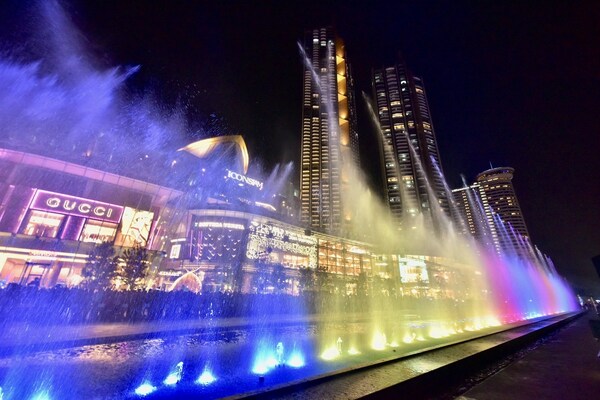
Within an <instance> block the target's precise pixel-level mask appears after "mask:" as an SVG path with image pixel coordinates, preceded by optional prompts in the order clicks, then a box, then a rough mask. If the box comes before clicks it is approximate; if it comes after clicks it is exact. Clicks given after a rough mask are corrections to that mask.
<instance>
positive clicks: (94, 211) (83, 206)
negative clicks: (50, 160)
mask: <svg viewBox="0 0 600 400" xmlns="http://www.w3.org/2000/svg"><path fill="white" fill-rule="evenodd" d="M30 208H31V209H34V210H41V211H51V212H57V213H60V214H67V215H75V216H78V217H85V218H92V219H98V220H100V221H108V222H114V223H116V224H118V223H119V221H121V216H122V215H123V207H121V206H117V205H115V204H109V203H103V202H101V201H95V200H90V199H84V198H82V197H75V196H69V195H66V194H61V193H54V192H48V191H46V190H37V191H36V193H35V196H34V197H33V200H32V201H31V206H30Z"/></svg>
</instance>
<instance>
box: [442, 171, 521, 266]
mask: <svg viewBox="0 0 600 400" xmlns="http://www.w3.org/2000/svg"><path fill="white" fill-rule="evenodd" d="M514 172H515V170H514V169H513V168H510V167H502V168H493V169H490V170H487V171H484V172H482V173H480V174H479V175H477V179H476V182H475V183H473V184H472V185H471V186H469V187H466V188H461V189H455V190H453V191H452V194H453V197H454V201H455V204H456V209H457V210H458V211H459V212H460V213H461V214H462V219H463V221H464V223H465V226H464V227H463V231H468V232H470V233H471V234H472V235H473V236H474V237H475V238H476V239H477V240H478V241H479V242H480V243H482V244H486V245H488V246H489V245H492V246H493V247H494V248H495V250H496V251H498V252H500V251H502V252H509V253H513V254H520V255H526V254H527V252H528V250H527V247H528V242H529V240H530V239H529V232H528V230H527V225H526V224H525V219H524V218H523V213H522V212H521V207H520V206H519V202H518V200H517V195H516V194H515V189H514V187H513V184H512V178H513V175H514ZM455 222H456V220H455Z"/></svg>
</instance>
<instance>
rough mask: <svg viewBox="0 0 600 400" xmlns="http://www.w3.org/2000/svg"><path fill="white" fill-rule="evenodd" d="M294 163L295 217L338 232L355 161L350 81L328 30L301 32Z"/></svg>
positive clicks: (344, 221)
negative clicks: (301, 78)
mask: <svg viewBox="0 0 600 400" xmlns="http://www.w3.org/2000/svg"><path fill="white" fill-rule="evenodd" d="M303 50H304V55H305V57H306V59H305V63H304V64H305V65H304V93H303V102H302V106H303V108H302V153H301V162H300V220H301V222H303V223H304V224H306V225H308V226H310V227H311V228H314V229H317V230H321V231H324V232H328V233H336V234H340V233H343V232H344V230H345V229H346V226H347V225H348V224H349V222H350V220H351V218H352V216H351V215H350V212H349V211H348V209H347V208H346V207H345V205H344V196H343V192H344V190H345V187H346V186H347V185H348V184H349V182H348V180H349V174H348V170H349V169H350V168H352V166H353V165H354V166H358V165H359V162H360V161H359V155H358V133H357V128H356V112H355V110H356V107H355V101H354V90H353V80H352V76H351V73H350V66H349V64H348V62H347V59H346V51H345V47H344V43H343V41H342V40H341V39H340V38H339V37H336V36H335V34H334V31H333V29H332V28H321V29H314V30H312V31H309V32H307V33H306V36H305V40H304V44H303Z"/></svg>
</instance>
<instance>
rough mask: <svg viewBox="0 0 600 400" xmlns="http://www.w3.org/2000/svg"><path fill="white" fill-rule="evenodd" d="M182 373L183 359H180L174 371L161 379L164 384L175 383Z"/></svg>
mask: <svg viewBox="0 0 600 400" xmlns="http://www.w3.org/2000/svg"><path fill="white" fill-rule="evenodd" d="M182 374H183V361H180V362H178V363H177V365H176V366H175V371H174V372H171V373H170V374H169V375H168V376H167V377H166V378H165V380H164V381H163V383H164V384H165V385H169V386H171V385H175V384H176V383H177V382H179V381H180V380H181V375H182Z"/></svg>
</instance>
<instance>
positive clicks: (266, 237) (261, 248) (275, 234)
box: [246, 221, 317, 268]
mask: <svg viewBox="0 0 600 400" xmlns="http://www.w3.org/2000/svg"><path fill="white" fill-rule="evenodd" d="M248 229H249V235H248V245H247V247H246V257H247V258H248V259H251V260H256V259H258V258H260V257H261V254H264V253H265V251H266V250H267V249H268V248H271V249H272V250H279V251H282V252H285V253H291V254H300V255H304V256H307V257H308V267H310V268H315V267H316V265H317V240H316V239H315V238H314V236H305V235H304V234H303V233H304V231H296V230H291V229H285V228H283V227H279V226H274V225H271V224H261V223H257V222H254V221H253V222H252V223H251V224H250V226H249V227H248Z"/></svg>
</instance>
